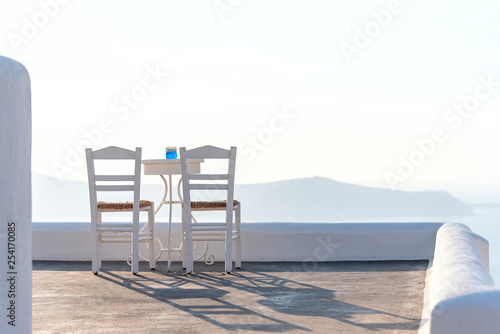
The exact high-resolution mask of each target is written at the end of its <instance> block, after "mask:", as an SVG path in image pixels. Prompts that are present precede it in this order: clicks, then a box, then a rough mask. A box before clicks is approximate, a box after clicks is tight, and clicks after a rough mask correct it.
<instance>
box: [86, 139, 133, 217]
mask: <svg viewBox="0 0 500 334" xmlns="http://www.w3.org/2000/svg"><path fill="white" fill-rule="evenodd" d="M85 153H86V157H87V173H88V179H89V194H90V207H91V215H92V216H93V218H96V219H97V197H98V195H97V194H98V193H99V192H132V193H133V195H132V196H133V197H132V202H133V208H134V210H133V221H138V219H139V202H140V189H141V156H142V149H141V148H140V147H136V149H135V151H132V150H127V149H124V148H120V147H116V146H109V147H106V148H103V149H100V150H97V151H93V150H92V149H91V148H87V149H85ZM95 160H132V161H133V174H126V175H123V174H119V175H116V174H112V175H109V174H96V168H95Z"/></svg>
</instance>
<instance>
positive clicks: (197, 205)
mask: <svg viewBox="0 0 500 334" xmlns="http://www.w3.org/2000/svg"><path fill="white" fill-rule="evenodd" d="M238 204H240V202H238V201H237V200H233V206H237V205H238ZM225 207H226V201H225V200H224V201H208V202H191V208H192V209H221V208H225Z"/></svg>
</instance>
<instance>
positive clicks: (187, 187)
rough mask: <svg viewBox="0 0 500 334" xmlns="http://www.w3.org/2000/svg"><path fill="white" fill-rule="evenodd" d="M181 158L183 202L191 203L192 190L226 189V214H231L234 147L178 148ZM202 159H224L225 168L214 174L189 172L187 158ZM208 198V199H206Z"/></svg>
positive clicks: (234, 159) (234, 166) (234, 160)
mask: <svg viewBox="0 0 500 334" xmlns="http://www.w3.org/2000/svg"><path fill="white" fill-rule="evenodd" d="M179 153H180V158H181V170H182V184H183V198H184V203H191V199H192V191H204V190H205V191H207V190H208V191H213V190H222V191H226V196H225V200H226V201H227V202H226V214H227V215H232V212H233V199H234V174H235V169H236V147H234V146H232V147H231V148H230V149H229V150H226V149H223V148H219V147H215V146H202V147H198V148H195V149H191V150H186V148H185V147H181V148H180V149H179ZM190 159H203V160H204V161H209V160H211V159H226V160H227V166H225V167H227V168H224V171H223V172H222V173H221V172H219V173H216V174H203V173H200V174H190V173H189V170H188V160H190ZM207 200H210V199H207Z"/></svg>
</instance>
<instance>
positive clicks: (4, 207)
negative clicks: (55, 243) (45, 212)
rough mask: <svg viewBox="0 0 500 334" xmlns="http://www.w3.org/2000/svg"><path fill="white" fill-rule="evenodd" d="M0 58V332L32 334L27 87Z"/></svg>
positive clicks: (24, 77) (17, 70)
mask: <svg viewBox="0 0 500 334" xmlns="http://www.w3.org/2000/svg"><path fill="white" fill-rule="evenodd" d="M30 87H31V86H30V79H29V75H28V72H27V71H26V69H25V68H24V66H23V65H21V64H19V63H18V62H16V61H14V60H12V59H9V58H5V57H1V56H0V158H1V165H2V167H1V173H0V228H1V230H0V245H1V252H0V272H1V275H0V296H1V297H0V310H1V312H0V319H1V320H0V333H13V334H14V333H22V334H25V333H30V332H31V88H30Z"/></svg>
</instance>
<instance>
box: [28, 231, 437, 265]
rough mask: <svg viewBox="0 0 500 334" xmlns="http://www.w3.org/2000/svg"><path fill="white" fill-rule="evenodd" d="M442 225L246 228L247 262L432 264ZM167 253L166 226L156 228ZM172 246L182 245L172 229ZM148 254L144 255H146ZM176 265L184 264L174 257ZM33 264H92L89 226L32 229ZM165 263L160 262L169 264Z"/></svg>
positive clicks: (216, 251) (107, 250)
mask: <svg viewBox="0 0 500 334" xmlns="http://www.w3.org/2000/svg"><path fill="white" fill-rule="evenodd" d="M441 225H442V224H441V223H359V224H354V223H332V224H325V223H320V224H311V223H246V224H245V223H243V224H242V235H243V237H242V254H243V255H242V256H243V261H305V262H316V261H318V262H319V261H374V260H426V259H430V258H432V255H433V250H434V240H435V235H436V233H437V230H438V229H439V227H440V226H441ZM155 230H156V235H157V238H159V239H160V240H161V242H162V244H163V246H164V247H165V246H166V244H167V238H168V234H167V231H168V224H165V223H157V224H156V225H155ZM172 230H173V245H174V247H177V246H178V245H179V240H180V239H181V226H180V224H176V223H174V224H173V228H172ZM223 247H224V243H223V242H213V243H211V244H210V254H213V255H214V256H215V257H216V259H217V260H222V259H223V258H224V252H223ZM129 253H130V246H128V245H116V244H112V245H106V244H105V245H103V259H105V260H122V259H124V258H125V257H126V256H127V255H128V254H129ZM144 254H146V253H144ZM173 258H174V260H175V259H180V258H179V256H178V253H177V254H174V257H173ZM33 259H34V260H64V261H90V259H91V258H90V223H34V224H33ZM165 259H166V257H163V258H161V259H160V260H165Z"/></svg>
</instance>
